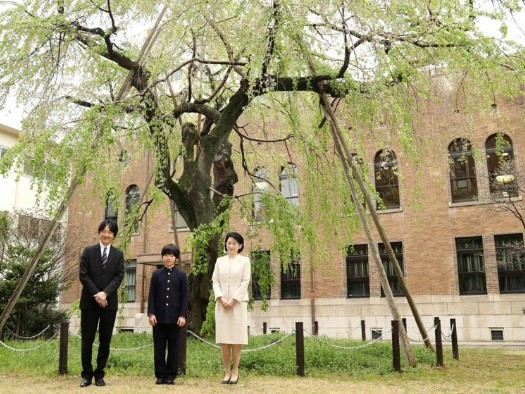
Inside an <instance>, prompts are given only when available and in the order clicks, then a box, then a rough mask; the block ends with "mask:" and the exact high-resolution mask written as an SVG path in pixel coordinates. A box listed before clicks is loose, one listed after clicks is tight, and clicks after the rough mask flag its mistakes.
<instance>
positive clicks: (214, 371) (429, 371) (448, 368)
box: [0, 333, 525, 392]
mask: <svg viewBox="0 0 525 394" xmlns="http://www.w3.org/2000/svg"><path fill="white" fill-rule="evenodd" d="M275 342H277V343H276V344H274V345H272V344H273V343H275ZM152 343H153V339H152V336H151V335H150V334H133V333H119V334H115V335H114V336H113V341H112V344H111V347H112V351H111V355H110V358H109V360H108V365H107V368H106V372H107V373H108V374H110V375H113V376H123V377H127V376H129V377H134V376H135V377H137V376H143V377H151V376H153V346H152ZM5 344H6V345H7V346H10V347H12V348H15V349H19V350H18V351H15V350H11V349H8V348H7V347H5V346H1V345H0V359H1V360H2V362H1V363H0V374H12V373H16V374H19V375H31V376H49V377H51V376H56V375H57V373H58V358H59V341H58V339H53V340H50V341H47V342H46V341H44V340H35V341H23V342H20V341H6V342H5ZM363 345H364V344H363V342H360V341H351V340H334V339H330V338H325V337H321V338H312V337H305V371H306V376H307V377H312V378H316V377H317V378H325V379H326V378H329V379H343V380H352V381H377V382H381V383H383V384H386V385H390V384H394V382H398V383H399V382H400V381H416V382H419V381H421V382H428V383H429V384H430V383H435V382H449V384H451V385H452V387H455V385H456V384H465V385H467V387H469V386H468V385H469V383H468V382H472V383H471V386H470V387H472V385H476V387H478V386H479V387H483V385H484V384H490V386H491V387H492V388H493V390H496V392H498V391H502V392H505V391H508V390H509V389H510V391H513V389H514V388H519V389H520V390H521V388H524V384H525V382H524V381H523V365H524V362H525V352H509V353H504V352H502V351H497V350H488V349H462V348H461V346H460V361H457V360H454V359H452V353H451V350H450V348H449V347H450V346H447V347H445V348H444V363H445V366H444V367H440V368H436V367H435V360H436V357H435V354H434V353H433V352H431V351H429V350H427V349H426V348H425V347H424V346H423V345H414V346H413V347H412V350H413V353H414V356H415V358H416V360H417V367H415V368H412V367H410V366H409V365H408V364H407V361H406V358H405V357H404V352H403V351H402V363H401V364H402V370H403V372H402V373H398V372H395V371H394V369H393V365H392V349H391V343H390V342H388V341H379V342H374V343H373V344H370V345H369V346H363ZM260 348H264V349H262V350H256V351H254V350H255V349H260ZM23 349H32V350H28V351H22V350H23ZM243 350H244V352H243V355H242V359H241V370H242V374H243V376H252V377H257V376H259V377H265V376H267V377H270V378H271V377H294V376H295V375H296V364H295V336H293V335H292V336H287V337H284V335H283V334H280V333H275V334H270V335H261V336H255V337H251V338H250V341H249V344H248V345H247V346H245V347H243ZM95 353H96V352H95ZM95 356H96V354H95V355H94V357H95ZM80 371H81V366H80V339H79V338H78V337H76V336H70V337H69V348H68V374H69V375H75V376H80ZM186 376H187V378H189V379H192V378H196V379H198V378H205V379H208V378H212V377H218V376H219V377H221V376H222V361H221V356H220V350H219V349H218V348H216V347H212V346H210V345H209V344H206V343H203V342H201V341H200V340H197V339H195V338H193V337H189V338H188V344H187V374H186ZM459 382H461V383H459Z"/></svg>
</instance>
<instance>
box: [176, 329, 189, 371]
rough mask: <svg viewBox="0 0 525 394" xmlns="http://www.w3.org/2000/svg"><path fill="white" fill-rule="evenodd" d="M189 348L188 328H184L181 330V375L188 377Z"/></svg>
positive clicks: (179, 350)
mask: <svg viewBox="0 0 525 394" xmlns="http://www.w3.org/2000/svg"><path fill="white" fill-rule="evenodd" d="M187 346H188V328H187V327H186V326H183V327H181V328H180V329H179V349H178V352H179V357H178V358H179V361H178V363H179V365H178V366H177V367H178V369H179V375H186V349H187Z"/></svg>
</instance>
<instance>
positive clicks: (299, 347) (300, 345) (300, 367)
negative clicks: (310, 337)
mask: <svg viewBox="0 0 525 394" xmlns="http://www.w3.org/2000/svg"><path fill="white" fill-rule="evenodd" d="M295 365H296V368H297V375H299V376H304V331H303V322H295Z"/></svg>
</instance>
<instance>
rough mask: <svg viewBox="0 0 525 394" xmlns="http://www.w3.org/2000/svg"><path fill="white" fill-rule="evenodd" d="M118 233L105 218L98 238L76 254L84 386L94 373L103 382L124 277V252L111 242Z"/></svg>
mask: <svg viewBox="0 0 525 394" xmlns="http://www.w3.org/2000/svg"><path fill="white" fill-rule="evenodd" d="M117 233H118V225H117V223H116V222H115V221H113V220H110V219H106V220H104V221H102V223H100V225H99V226H98V235H99V238H100V242H99V243H97V244H96V245H91V246H87V247H86V248H85V249H84V251H83V252H82V255H81V256H80V275H79V276H80V282H81V283H82V286H83V287H82V294H81V296H80V311H81V315H80V329H81V334H82V382H81V383H80V387H87V386H89V385H90V384H91V380H92V379H93V377H95V384H96V385H97V386H104V385H105V384H106V383H105V382H104V367H105V366H106V362H107V361H108V357H109V346H110V343H111V335H112V334H113V327H114V325H115V318H116V317H117V309H118V293H117V290H118V288H119V286H120V284H121V283H122V279H123V278H124V253H122V251H121V250H120V249H117V248H116V247H114V246H112V245H111V242H113V240H114V239H115V237H116V236H117ZM97 327H98V336H99V347H98V354H97V368H96V369H95V370H94V371H93V365H92V363H91V361H92V353H93V341H94V340H95V334H96V332H97Z"/></svg>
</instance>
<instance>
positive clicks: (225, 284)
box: [212, 232, 251, 384]
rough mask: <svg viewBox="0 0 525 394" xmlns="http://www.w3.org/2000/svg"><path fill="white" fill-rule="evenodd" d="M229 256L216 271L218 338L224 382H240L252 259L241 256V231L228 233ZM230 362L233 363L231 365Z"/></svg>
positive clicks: (223, 259) (242, 245) (216, 267)
mask: <svg viewBox="0 0 525 394" xmlns="http://www.w3.org/2000/svg"><path fill="white" fill-rule="evenodd" d="M224 248H225V249H226V251H227V252H228V254H227V255H226V256H222V257H219V258H218V259H217V262H216V263H215V268H214V270H213V277H212V280H213V293H214V295H215V339H216V342H217V343H220V344H221V353H222V361H223V363H224V379H223V380H222V382H221V383H222V384H236V383H237V382H238V380H239V362H240V360H241V345H246V344H248V285H249V284H250V277H251V267H250V259H249V258H248V257H246V256H241V255H240V254H239V252H241V251H242V250H243V248H244V239H243V237H242V236H241V235H240V234H239V233H235V232H231V233H228V234H227V235H226V238H225V241H224ZM230 363H233V365H232V366H231V367H230Z"/></svg>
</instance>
